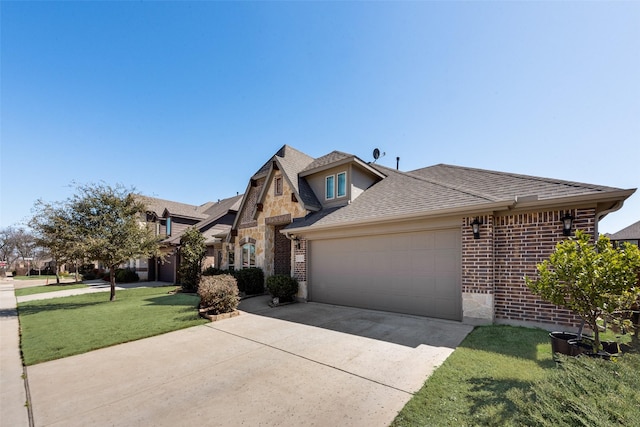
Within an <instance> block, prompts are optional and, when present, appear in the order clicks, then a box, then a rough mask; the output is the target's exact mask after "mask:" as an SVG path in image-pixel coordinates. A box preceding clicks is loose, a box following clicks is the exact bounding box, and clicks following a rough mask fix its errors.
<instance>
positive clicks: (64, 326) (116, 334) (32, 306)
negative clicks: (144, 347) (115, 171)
mask: <svg viewBox="0 0 640 427" xmlns="http://www.w3.org/2000/svg"><path fill="white" fill-rule="evenodd" d="M173 289H175V286H167V287H154V288H138V289H130V290H122V291H118V294H117V299H116V300H115V301H113V302H110V301H109V294H108V293H103V292H100V293H93V294H85V295H76V296H70V297H64V298H55V299H45V300H38V301H30V302H24V303H20V304H19V305H18V314H19V316H20V329H21V347H22V353H23V358H24V363H25V365H27V366H28V365H34V364H36V363H41V362H46V361H49V360H54V359H59V358H62V357H67V356H71V355H74V354H81V353H85V352H87V351H91V350H95V349H99V348H103V347H108V346H111V345H115V344H120V343H124V342H128V341H133V340H137V339H141V338H147V337H151V336H154V335H159V334H163V333H166V332H170V331H175V330H178V329H183V328H188V327H191V326H195V325H200V324H203V323H207V322H208V321H207V320H205V319H202V318H200V317H199V315H198V311H197V305H198V301H199V297H198V296H196V295H193V294H180V293H178V294H169V291H171V290H173Z"/></svg>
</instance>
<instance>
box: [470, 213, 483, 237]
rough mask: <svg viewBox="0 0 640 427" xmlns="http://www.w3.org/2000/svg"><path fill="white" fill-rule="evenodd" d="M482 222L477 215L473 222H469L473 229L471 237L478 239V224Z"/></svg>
mask: <svg viewBox="0 0 640 427" xmlns="http://www.w3.org/2000/svg"><path fill="white" fill-rule="evenodd" d="M481 224H482V222H480V219H479V218H478V217H475V218H474V219H473V222H472V223H471V229H472V230H473V238H474V239H479V238H480V225H481Z"/></svg>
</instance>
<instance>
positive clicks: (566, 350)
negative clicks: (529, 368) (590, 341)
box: [549, 332, 578, 356]
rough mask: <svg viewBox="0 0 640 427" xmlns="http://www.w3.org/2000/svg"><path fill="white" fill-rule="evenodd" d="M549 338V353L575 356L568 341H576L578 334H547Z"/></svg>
mask: <svg viewBox="0 0 640 427" xmlns="http://www.w3.org/2000/svg"><path fill="white" fill-rule="evenodd" d="M549 338H550V339H551V351H552V352H553V353H560V354H566V355H567V356H575V354H573V353H574V352H575V351H576V350H575V349H574V348H573V346H571V345H570V344H569V340H575V339H577V338H578V334H574V333H571V332H551V333H549Z"/></svg>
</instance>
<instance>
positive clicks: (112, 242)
mask: <svg viewBox="0 0 640 427" xmlns="http://www.w3.org/2000/svg"><path fill="white" fill-rule="evenodd" d="M67 203H68V206H69V209H70V227H71V229H72V230H73V233H74V235H75V236H76V238H77V239H79V241H80V242H81V245H82V248H83V249H84V252H85V254H86V256H87V258H88V259H91V260H96V261H100V262H102V263H103V264H104V265H105V266H106V267H108V268H109V272H110V274H109V279H110V282H111V293H110V296H109V300H110V301H114V300H115V299H116V290H115V286H116V285H115V283H116V281H115V272H116V269H117V268H118V266H119V265H120V264H122V263H124V262H127V261H129V260H131V259H136V258H150V257H152V256H158V257H160V256H162V255H161V253H160V243H159V241H158V239H157V237H156V236H155V233H154V232H153V230H152V229H151V228H149V227H147V226H146V225H145V224H144V222H143V221H144V220H145V218H144V215H145V213H146V207H145V205H144V204H143V203H142V202H140V201H139V199H137V198H136V197H135V196H134V195H133V193H132V190H129V189H126V188H125V187H123V186H122V185H117V186H116V187H111V186H109V185H105V184H93V185H79V186H78V187H77V193H76V194H75V195H74V196H72V197H71V198H70V199H69V200H68V202H67Z"/></svg>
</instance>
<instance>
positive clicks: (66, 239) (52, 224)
mask: <svg viewBox="0 0 640 427" xmlns="http://www.w3.org/2000/svg"><path fill="white" fill-rule="evenodd" d="M33 212H34V215H33V217H32V218H31V220H30V221H29V225H30V226H31V228H32V229H33V230H34V237H35V239H36V243H37V244H38V245H39V246H41V247H43V248H46V249H47V250H48V251H49V254H50V255H51V257H52V258H53V261H54V263H55V266H56V270H55V273H56V282H57V283H60V275H59V272H60V266H61V265H62V264H64V263H67V262H71V261H76V260H78V259H81V258H82V256H83V254H82V249H81V245H80V244H79V243H80V242H79V240H78V239H77V238H76V236H75V235H74V233H73V230H72V229H71V220H70V214H69V211H68V210H67V209H66V207H65V206H64V205H62V204H60V205H52V204H50V203H46V202H44V201H42V200H38V201H36V204H35V206H34V209H33ZM76 278H77V277H76Z"/></svg>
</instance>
